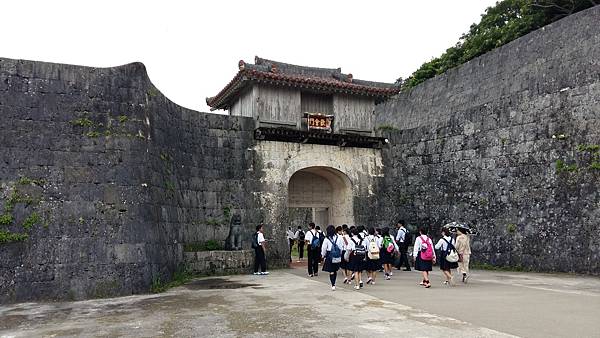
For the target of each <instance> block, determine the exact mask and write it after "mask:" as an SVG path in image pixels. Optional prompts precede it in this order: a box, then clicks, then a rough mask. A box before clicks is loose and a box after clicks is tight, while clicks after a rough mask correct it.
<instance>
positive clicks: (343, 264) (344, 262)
mask: <svg viewBox="0 0 600 338" xmlns="http://www.w3.org/2000/svg"><path fill="white" fill-rule="evenodd" d="M345 253H346V250H343V251H342V261H341V262H340V269H344V270H348V269H349V268H348V265H349V263H348V262H346V260H345V259H344V254H345Z"/></svg>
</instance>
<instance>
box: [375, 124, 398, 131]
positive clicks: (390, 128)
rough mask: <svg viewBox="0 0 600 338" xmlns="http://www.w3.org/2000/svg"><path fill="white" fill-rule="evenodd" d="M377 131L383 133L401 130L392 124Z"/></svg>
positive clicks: (381, 126)
mask: <svg viewBox="0 0 600 338" xmlns="http://www.w3.org/2000/svg"><path fill="white" fill-rule="evenodd" d="M377 129H379V130H381V131H396V130H399V129H398V128H396V127H394V126H392V125H391V124H382V125H380V126H379V127H377Z"/></svg>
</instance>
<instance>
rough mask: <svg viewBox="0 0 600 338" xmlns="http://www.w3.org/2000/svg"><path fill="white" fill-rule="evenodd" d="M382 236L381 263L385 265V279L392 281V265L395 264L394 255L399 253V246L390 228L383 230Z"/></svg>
mask: <svg viewBox="0 0 600 338" xmlns="http://www.w3.org/2000/svg"><path fill="white" fill-rule="evenodd" d="M381 234H382V235H383V240H382V245H381V252H380V256H381V263H382V264H383V271H384V272H385V279H386V280H390V279H391V278H392V265H393V264H394V255H395V254H396V253H397V252H398V245H397V244H396V241H394V239H393V238H392V236H391V235H390V228H388V227H385V228H383V229H382V231H381Z"/></svg>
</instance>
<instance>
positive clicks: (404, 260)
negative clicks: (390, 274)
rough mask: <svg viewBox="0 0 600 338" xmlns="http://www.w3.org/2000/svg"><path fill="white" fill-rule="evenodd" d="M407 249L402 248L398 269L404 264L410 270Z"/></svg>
mask: <svg viewBox="0 0 600 338" xmlns="http://www.w3.org/2000/svg"><path fill="white" fill-rule="evenodd" d="M406 250H407V249H400V262H399V263H398V269H400V268H402V266H403V265H404V267H405V269H407V270H410V263H409V262H408V254H407V253H406Z"/></svg>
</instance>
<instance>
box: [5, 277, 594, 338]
mask: <svg viewBox="0 0 600 338" xmlns="http://www.w3.org/2000/svg"><path fill="white" fill-rule="evenodd" d="M432 280H433V281H434V286H433V287H432V288H431V289H423V288H421V287H419V286H417V285H416V284H417V283H418V281H419V275H418V274H417V273H415V272H402V271H397V272H396V273H395V275H394V277H393V279H392V280H391V281H384V280H380V281H378V282H377V285H375V286H366V287H365V288H364V289H363V290H361V291H354V290H351V289H350V287H348V286H345V285H341V284H340V285H338V290H337V291H335V292H332V291H331V290H330V288H329V286H328V278H327V276H326V275H323V274H321V275H320V276H319V277H317V278H307V277H305V276H304V270H303V269H290V270H280V271H275V272H273V273H271V275H269V276H252V275H250V276H231V277H220V278H208V279H199V280H196V281H194V282H192V283H190V284H189V285H186V286H183V287H179V288H175V289H172V290H169V291H168V292H165V293H163V294H160V295H141V296H131V297H122V298H114V299H103V300H92V301H84V302H67V303H23V304H14V305H8V306H2V307H0V318H1V320H0V337H98V336H103V337H106V336H109V337H118V336H123V337H154V336H164V337H202V336H204V337H315V336H317V337H358V336H362V337H364V336H377V335H385V336H388V337H508V336H510V335H518V336H525V337H549V336H552V337H561V336H562V337H599V336H600V322H599V321H598V315H599V314H600V279H599V278H592V277H574V276H568V275H546V274H528V273H504V272H503V273H501V272H481V271H477V272H476V273H475V274H474V278H473V279H472V280H471V281H470V282H469V284H468V285H462V284H461V285H458V286H456V287H442V286H441V285H440V283H439V273H438V272H437V271H436V272H435V277H434V278H432ZM340 283H341V280H340Z"/></svg>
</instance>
